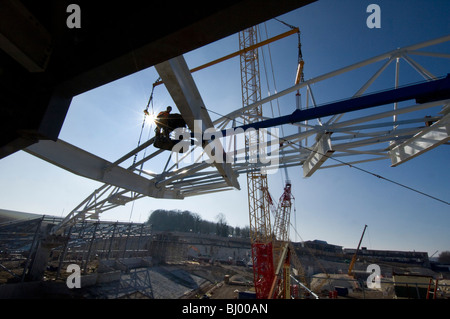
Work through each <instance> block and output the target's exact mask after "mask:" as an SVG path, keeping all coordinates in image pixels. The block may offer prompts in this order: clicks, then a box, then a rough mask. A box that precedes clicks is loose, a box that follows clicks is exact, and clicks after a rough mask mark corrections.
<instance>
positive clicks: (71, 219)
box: [27, 35, 450, 233]
mask: <svg viewBox="0 0 450 319" xmlns="http://www.w3.org/2000/svg"><path fill="white" fill-rule="evenodd" d="M449 41H450V35H448V36H445V37H441V38H438V39H434V40H430V41H426V42H423V43H419V44H416V45H411V46H408V47H404V48H399V49H396V50H393V51H390V52H387V53H385V54H381V55H378V56H376V57H373V58H370V59H366V60H364V61H361V62H358V63H355V64H352V65H350V66H347V67H344V68H341V69H338V70H336V71H333V72H329V73H326V74H323V75H321V76H318V77H315V78H312V79H309V80H306V81H303V82H301V83H299V84H297V85H294V86H292V87H290V88H287V89H285V90H283V91H281V92H278V93H276V94H273V95H271V96H268V97H266V98H263V99H261V100H259V101H256V102H252V103H251V104H249V105H246V106H244V107H237V108H236V110H235V111H233V112H230V113H228V114H226V115H223V116H220V117H219V118H217V119H216V120H214V121H212V120H211V119H210V118H209V114H208V111H207V107H206V106H205V105H203V102H202V101H201V96H200V94H199V92H198V89H197V88H196V86H195V82H194V81H193V79H192V76H191V75H190V73H189V72H188V71H189V69H188V68H187V65H186V64H185V62H184V59H183V58H182V57H178V58H175V59H173V60H170V61H168V62H165V63H163V64H161V65H159V66H157V67H156V68H157V70H158V72H159V73H160V74H161V75H164V74H166V75H167V74H172V75H175V78H176V81H173V80H172V81H171V79H173V77H171V76H166V79H163V80H164V84H165V85H166V87H167V89H168V91H169V93H170V94H171V95H172V98H173V99H174V101H178V103H176V104H177V107H178V109H179V110H180V112H181V113H182V115H183V116H184V117H185V120H186V121H187V122H188V123H191V124H190V125H189V128H190V129H191V131H192V130H193V129H194V128H195V125H196V124H195V120H196V119H197V120H198V119H202V121H203V122H202V123H203V125H207V124H208V123H210V124H211V125H212V126H211V128H212V130H213V131H214V132H219V131H221V130H226V129H227V130H233V127H236V126H239V124H243V123H248V122H249V121H251V119H252V118H254V121H255V122H257V121H259V120H261V119H263V120H264V119H270V118H269V117H267V116H264V117H263V116H262V115H260V114H258V112H255V110H257V109H258V108H260V107H261V106H262V105H264V104H266V103H268V102H270V101H272V100H275V99H278V98H280V97H282V96H285V95H287V94H290V93H295V92H297V91H299V90H306V95H303V96H307V100H306V106H305V107H304V108H303V109H311V108H316V107H318V105H317V104H316V102H315V98H314V94H313V90H312V85H313V84H317V83H322V82H324V81H326V80H329V79H332V78H334V77H336V76H339V75H342V74H345V73H348V72H352V71H355V70H358V69H360V68H363V67H366V66H368V65H372V64H375V63H377V62H380V61H384V64H383V65H382V66H381V67H380V68H379V69H378V70H377V71H376V72H375V73H374V74H373V75H372V76H371V77H370V78H369V79H368V80H367V81H366V82H365V83H364V84H363V85H362V86H361V87H360V88H359V89H358V90H357V91H356V92H355V93H354V95H353V97H360V96H362V95H363V94H364V93H365V92H366V91H367V90H368V89H369V88H370V87H371V85H372V84H373V82H374V81H375V80H376V79H377V78H379V77H380V75H381V74H382V73H383V72H384V71H385V70H386V68H387V67H388V66H389V65H390V64H392V63H395V66H396V68H395V69H396V74H395V75H394V77H393V78H394V81H395V83H396V86H397V85H398V83H399V76H400V75H399V67H398V66H399V63H400V62H401V61H405V62H406V63H407V64H408V65H410V66H411V67H412V68H413V69H414V70H415V71H417V72H418V74H420V75H421V76H422V77H423V78H424V79H425V80H426V81H429V82H431V81H434V80H435V79H436V76H435V75H433V74H432V73H431V72H430V71H429V70H427V69H426V68H425V67H424V66H422V65H420V64H419V63H417V61H415V60H414V59H413V58H412V56H427V57H430V58H439V59H442V58H444V59H448V58H450V54H449V53H439V52H429V51H422V50H421V49H426V48H428V47H431V46H433V45H437V44H442V43H446V42H449ZM325 83H326V82H325ZM180 92H181V93H180ZM310 102H312V105H310ZM408 103H410V102H408ZM293 104H294V103H293ZM294 109H295V107H293V110H294ZM424 110H426V112H427V116H425V115H423V111H424ZM449 111H450V100H448V99H441V100H436V101H428V102H426V103H412V104H411V103H410V105H408V106H405V105H402V106H400V105H399V104H398V103H393V105H390V106H389V105H387V106H384V107H383V108H372V109H369V110H366V111H365V112H358V111H357V112H352V114H351V115H350V117H349V118H347V119H344V115H345V114H346V112H344V113H340V114H333V115H331V116H329V117H326V118H318V119H315V120H309V121H302V122H299V123H292V124H290V126H292V127H296V128H298V127H300V128H301V130H300V132H298V131H297V132H296V133H294V134H290V135H284V136H280V135H279V134H278V133H277V132H273V131H270V130H269V131H268V138H267V140H266V141H265V142H266V143H267V144H268V145H269V146H268V147H267V148H265V155H266V156H267V159H268V160H266V161H264V162H262V161H259V160H257V161H254V162H252V163H251V165H249V157H248V156H247V155H246V154H247V150H248V146H245V143H243V144H242V143H241V144H239V142H238V139H239V137H242V136H244V134H240V135H237V136H236V135H233V136H229V137H223V138H219V139H216V140H215V142H214V143H216V144H214V145H215V146H216V147H217V149H216V151H217V150H219V151H222V152H223V157H222V158H224V159H226V163H223V164H217V163H214V162H213V163H211V162H210V161H208V160H210V159H211V152H208V151H207V146H208V145H211V143H212V142H213V141H212V138H211V136H210V137H209V139H207V140H202V136H200V137H199V136H197V137H194V141H195V143H194V145H192V146H191V145H189V146H188V147H187V150H186V152H184V153H178V152H168V151H162V150H161V149H156V148H154V147H153V146H152V144H153V139H150V140H149V141H147V142H145V143H143V144H142V145H141V146H139V147H138V148H135V149H134V150H132V151H130V152H129V153H128V154H126V155H124V156H123V157H122V158H120V159H119V160H117V161H116V162H114V163H110V162H107V161H105V160H102V159H99V158H98V157H96V156H95V155H93V154H90V153H87V152H85V151H84V150H81V149H77V148H76V147H74V146H71V150H70V151H71V152H72V154H73V155H80V154H82V155H83V157H82V158H81V164H79V165H76V164H74V162H73V160H71V159H70V158H61V157H57V156H56V155H55V154H54V153H52V152H50V151H49V150H48V149H49V148H51V145H52V143H55V144H53V145H59V143H60V144H61V145H64V147H65V148H66V149H67V148H68V147H66V146H67V145H66V144H67V143H65V142H63V141H58V142H50V141H47V142H40V143H38V144H35V145H34V146H32V147H29V148H28V149H27V151H28V152H30V153H31V154H33V155H36V156H39V157H40V158H43V159H44V160H47V161H49V162H52V163H55V164H56V165H59V166H60V167H63V168H65V169H68V170H70V171H72V172H74V173H77V174H80V175H83V176H86V177H88V178H92V179H95V180H98V181H103V182H104V183H105V184H104V185H103V186H102V187H100V188H99V189H97V190H95V191H94V192H93V193H92V194H91V195H90V196H88V197H87V198H86V199H85V200H84V201H83V202H82V203H81V204H80V205H78V206H77V207H76V208H75V209H74V210H73V211H72V212H71V213H70V214H69V215H68V216H67V217H66V218H65V219H64V221H63V222H62V223H61V224H60V225H59V226H58V227H56V228H55V229H54V232H55V233H58V232H62V231H63V229H65V228H66V227H68V226H70V225H72V224H73V223H77V222H79V221H80V220H83V219H85V218H87V217H90V216H94V217H95V216H98V215H99V214H101V213H103V212H105V211H107V210H109V209H113V208H114V207H117V206H121V205H125V204H126V203H128V202H131V201H134V200H137V199H139V198H142V197H144V196H150V197H158V198H171V199H183V198H186V197H189V196H198V195H203V194H210V193H215V192H221V191H226V190H231V189H236V188H239V184H238V183H237V177H238V176H239V175H240V174H247V173H252V172H257V171H260V169H261V168H265V169H266V170H267V171H268V172H270V171H271V170H277V169H280V168H287V167H294V166H303V170H304V176H305V177H308V176H311V175H312V174H313V173H314V171H316V170H317V169H324V168H332V167H338V166H342V165H354V164H359V163H366V162H372V161H378V160H388V159H390V160H391V164H392V165H393V166H396V165H399V164H401V163H403V162H405V161H407V160H409V159H411V158H413V157H415V156H418V155H420V154H422V153H424V152H426V151H428V150H430V149H432V148H434V147H436V146H438V145H441V144H443V143H446V142H448V140H449V136H450V133H449V132H450V129H449V126H450V124H449V123H450V119H449V117H450V115H449ZM400 115H402V117H401V119H400V118H399V116H400ZM201 129H203V131H202V132H204V130H205V129H207V127H201ZM200 135H201V134H200ZM219 137H220V136H219ZM271 141H276V143H277V145H271V144H270V143H271ZM311 141H312V142H311ZM217 143H218V144H217ZM45 144H47V145H46V146H45V147H42V148H41V147H40V146H39V145H41V146H42V145H45ZM69 145H70V144H69ZM258 146H259V145H258ZM275 146H279V147H276V148H275ZM143 153H144V155H142V154H143ZM135 156H136V157H140V158H141V159H140V160H138V161H137V162H135V163H134V164H133V165H131V166H129V167H128V168H123V167H121V166H120V165H121V164H123V163H124V162H125V161H126V160H129V159H131V158H132V157H135ZM78 159H79V158H77V160H78ZM230 159H231V160H230ZM333 159H336V160H337V161H333ZM89 163H91V164H92V165H91V166H89V165H88V166H89V170H87V169H85V170H82V169H81V168H80V165H81V166H82V165H84V164H86V165H87V164H89ZM161 163H165V165H164V167H163V168H162V169H161V170H160V171H159V172H154V171H153V170H154V169H155V168H156V167H159V166H160V164H161ZM325 163H326V165H325ZM144 166H145V168H144ZM146 168H150V169H152V171H150V170H149V169H146ZM81 171H82V172H81Z"/></svg>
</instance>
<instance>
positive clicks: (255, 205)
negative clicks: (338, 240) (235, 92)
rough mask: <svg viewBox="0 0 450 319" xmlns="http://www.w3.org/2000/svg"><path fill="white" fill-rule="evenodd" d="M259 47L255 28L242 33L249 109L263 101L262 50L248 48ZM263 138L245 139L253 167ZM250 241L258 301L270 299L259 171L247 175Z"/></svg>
mask: <svg viewBox="0 0 450 319" xmlns="http://www.w3.org/2000/svg"><path fill="white" fill-rule="evenodd" d="M256 43H258V35H257V27H256V26H253V27H251V28H247V29H245V30H243V31H241V32H239V49H240V50H241V52H242V53H241V54H240V69H241V88H242V106H243V107H245V106H248V105H250V104H253V103H255V102H257V101H259V100H261V86H260V76H259V59H258V50H257V49H251V50H247V49H248V48H251V47H254V45H255V44H256ZM243 117H244V123H245V124H247V123H250V122H254V121H255V118H256V119H258V118H262V106H261V105H259V106H257V107H255V108H253V109H249V110H246V111H245V112H243ZM262 138H263V137H262V136H260V134H259V132H258V131H251V132H249V133H247V134H246V136H245V146H246V157H247V161H248V163H249V165H251V163H252V159H257V158H258V154H257V152H258V147H255V146H257V145H258V143H262V142H263V141H262V140H261V139H262ZM247 188H248V205H249V219H250V220H249V222H250V240H251V245H252V264H253V282H254V285H255V291H256V297H257V298H260V299H261V298H267V297H268V294H269V290H270V287H271V284H272V281H273V274H274V271H273V255H272V231H271V224H270V210H269V203H268V198H267V196H265V192H264V190H266V189H267V188H268V186H267V175H266V174H264V173H262V172H261V171H260V169H259V168H256V167H255V169H254V170H250V171H249V172H248V173H247Z"/></svg>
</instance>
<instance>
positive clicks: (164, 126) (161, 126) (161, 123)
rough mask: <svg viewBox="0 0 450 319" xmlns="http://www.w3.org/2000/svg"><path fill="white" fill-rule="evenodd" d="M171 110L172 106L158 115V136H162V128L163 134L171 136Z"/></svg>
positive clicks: (156, 130) (156, 129) (156, 134)
mask: <svg viewBox="0 0 450 319" xmlns="http://www.w3.org/2000/svg"><path fill="white" fill-rule="evenodd" d="M171 111H172V107H171V106H168V107H167V109H166V110H165V111H161V112H159V113H158V115H157V116H156V120H155V124H156V128H155V136H156V137H159V136H161V130H162V134H163V136H164V137H167V138H169V134H170V128H169V126H168V120H169V115H170V112H171Z"/></svg>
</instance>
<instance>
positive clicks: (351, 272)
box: [348, 225, 367, 276]
mask: <svg viewBox="0 0 450 319" xmlns="http://www.w3.org/2000/svg"><path fill="white" fill-rule="evenodd" d="M366 228H367V225H364V230H363V232H362V235H361V238H360V239H359V243H358V247H357V248H356V251H355V254H354V255H353V258H352V261H351V262H350V266H349V267H348V275H349V276H352V275H353V267H354V266H355V262H356V257H357V255H358V251H359V247H360V246H361V242H362V239H363V237H364V233H365V232H366Z"/></svg>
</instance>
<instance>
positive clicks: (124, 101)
mask: <svg viewBox="0 0 450 319" xmlns="http://www.w3.org/2000/svg"><path fill="white" fill-rule="evenodd" d="M371 3H376V4H378V5H379V6H380V8H381V28H380V29H369V28H368V27H367V26H366V19H367V17H368V16H369V13H367V12H366V8H367V6H368V5H369V4H371ZM449 16H450V2H449V1H446V0H433V1H425V0H423V1H411V0H404V1H401V0H390V1H381V0H378V1H374V0H372V1H361V0H342V1H331V0H319V1H318V2H316V3H313V4H311V5H308V6H306V7H304V8H301V9H298V10H295V11H293V12H290V13H287V14H285V15H283V16H280V17H279V18H280V19H281V20H283V21H286V22H287V23H289V24H291V25H295V26H298V27H299V28H300V30H301V38H302V52H303V58H304V60H305V79H306V80H307V79H310V78H314V77H316V76H319V75H322V74H324V73H327V72H330V71H333V70H336V69H338V68H341V67H345V66H348V65H350V64H353V63H355V62H358V61H361V60H364V59H367V58H370V57H373V56H376V55H378V54H381V53H384V52H388V51H391V50H394V49H396V48H397V47H403V46H407V45H411V44H415V43H419V42H423V41H426V40H430V39H434V38H437V37H441V36H444V35H448V34H450V23H449V22H448V21H449V20H448V17H449ZM265 27H267V32H268V36H269V37H271V36H274V35H277V34H279V33H282V32H285V31H287V30H288V28H287V27H286V26H284V25H282V24H281V23H279V22H277V21H274V20H270V21H268V22H267V24H266V25H261V29H260V30H261V32H262V33H263V35H264V37H265V32H266V30H265ZM238 45H239V44H238V36H237V34H235V35H232V36H229V37H227V38H224V39H222V40H220V41H217V42H215V43H212V44H210V45H208V46H206V47H203V48H199V49H197V50H194V51H192V52H189V53H187V54H185V59H186V61H187V63H188V65H189V66H190V67H196V66H198V65H201V64H203V63H206V62H209V61H211V60H213V59H216V58H219V57H222V56H224V55H226V54H229V53H232V52H234V51H236V50H237V49H238ZM270 49H271V58H272V62H273V66H274V68H273V70H274V74H275V78H276V86H277V89H278V91H281V90H283V89H285V88H287V87H290V86H292V85H293V81H294V77H295V72H296V68H297V38H296V36H291V37H289V38H285V39H282V40H280V41H278V42H276V43H274V44H271V45H270ZM264 50H265V51H264V52H265V53H264V54H265V59H266V64H268V63H269V57H268V51H267V48H265V49H264ZM430 51H431V49H430ZM436 51H439V52H446V53H450V46H449V45H448V43H447V44H445V45H440V46H436ZM261 59H262V58H261V57H260V62H261V63H262V61H261ZM417 61H418V62H420V63H422V62H423V63H424V66H426V67H427V68H429V69H430V70H431V71H432V72H434V73H435V75H445V74H447V73H450V63H449V61H448V59H431V60H425V59H421V57H417ZM380 66H381V65H380V64H378V65H375V66H373V69H372V67H369V68H368V69H367V70H360V71H358V72H355V73H352V74H348V75H345V76H342V77H340V78H336V79H333V80H331V81H330V82H327V83H326V84H325V83H324V84H323V85H317V87H314V88H313V90H314V93H315V97H316V100H317V103H318V104H322V103H326V102H330V101H334V100H337V99H343V98H348V97H350V96H351V95H352V94H354V93H355V91H356V90H357V89H358V88H359V87H360V86H361V85H362V84H363V83H364V82H365V81H366V80H367V79H368V77H369V76H370V75H371V74H373V72H374V71H375V70H376V68H377V67H378V68H379V67H380ZM270 72H271V71H270ZM385 73H386V75H383V76H382V77H380V78H379V79H378V80H377V81H376V82H375V83H374V86H373V88H371V90H380V89H386V88H392V87H393V85H394V69H393V65H391V66H390V68H388V69H387V70H386V71H385ZM193 76H194V79H195V81H196V83H197V86H198V88H199V90H200V93H201V95H202V97H203V100H204V102H205V105H206V106H207V108H209V109H211V110H214V111H215V112H217V113H220V114H227V113H229V112H231V111H233V110H235V109H237V108H239V107H240V106H241V103H242V102H241V89H240V72H239V59H238V58H234V59H231V60H228V61H226V62H223V63H221V64H219V65H216V66H213V67H210V68H208V69H205V70H202V71H199V72H196V73H194V74H193ZM269 76H270V77H271V76H272V75H271V73H270V74H269ZM157 78H158V74H157V72H156V71H155V69H154V68H153V67H152V68H149V69H146V70H143V71H140V72H137V73H135V74H132V75H130V76H128V77H125V78H123V79H120V80H117V81H115V82H112V83H109V84H107V85H104V86H102V87H99V88H97V89H94V90H91V91H89V92H86V93H84V94H82V95H79V96H76V97H74V99H73V101H72V104H71V107H70V110H69V112H68V115H67V117H66V120H65V123H64V126H63V128H62V131H61V134H60V138H61V139H63V140H65V141H67V142H69V143H71V144H74V145H76V146H78V147H81V148H83V149H85V150H87V151H89V152H92V153H94V154H96V155H98V156H100V157H103V158H105V159H107V160H110V161H114V160H116V159H118V158H119V157H121V156H122V155H123V154H125V153H127V152H128V151H130V150H131V149H133V148H134V147H136V145H137V142H138V138H139V133H140V129H141V124H142V116H143V113H142V110H143V109H144V108H145V106H146V104H147V101H148V98H149V94H150V91H151V86H152V83H153V82H154V81H155V80H156V79H157ZM400 80H401V83H405V81H406V83H410V82H414V81H419V80H421V78H420V77H419V76H418V75H417V74H416V73H415V72H413V71H412V70H410V67H409V66H407V65H405V64H402V65H401V77H400ZM270 81H271V79H270ZM261 83H262V86H263V89H262V95H263V97H264V96H267V87H266V85H265V83H266V79H265V76H264V70H263V69H261ZM270 89H271V93H273V92H274V87H273V83H271V84H270ZM279 102H280V108H281V113H282V114H283V115H284V114H289V113H291V112H292V111H294V110H295V100H294V94H290V95H288V96H286V97H283V98H282V99H280V101H279ZM169 104H171V105H173V102H172V100H171V98H170V95H169V94H168V93H167V91H166V89H165V88H164V86H159V87H157V88H156V89H155V95H154V107H155V110H156V111H157V110H161V109H163V108H165V106H167V105H169ZM211 117H212V118H213V119H215V118H217V115H215V114H211ZM148 133H149V130H148V128H147V129H146V130H145V131H144V137H145V138H146V137H147V136H148ZM449 159H450V148H449V146H448V145H443V146H440V147H438V148H436V149H434V150H432V151H430V152H428V153H426V154H424V155H422V156H419V157H418V158H415V159H413V160H411V161H409V162H407V163H405V164H403V165H400V166H398V167H396V168H391V167H390V161H388V160H386V161H377V162H372V163H366V164H361V165H360V167H361V168H364V169H366V170H368V171H371V172H374V173H376V174H379V175H382V176H384V177H386V178H389V179H392V180H394V181H396V182H400V183H403V184H405V185H408V186H409V187H413V188H417V189H418V190H421V191H424V192H426V193H429V194H432V195H433V196H436V197H439V198H442V199H444V200H446V201H450V192H449V190H450V169H449V168H450V165H449ZM149 169H151V168H149ZM288 172H289V177H290V179H291V180H292V188H293V194H294V196H295V198H296V201H295V213H296V215H295V216H292V217H291V221H292V222H293V223H294V222H295V223H296V228H297V231H298V232H299V234H300V236H301V238H302V239H303V240H314V239H322V240H326V241H328V242H329V243H333V244H337V245H342V246H344V247H355V246H356V245H357V243H358V240H359V237H360V235H361V232H362V230H363V228H364V225H365V224H367V225H368V229H367V231H366V235H365V238H364V240H363V243H362V245H363V246H366V247H368V248H369V249H391V250H416V251H427V252H429V253H430V254H432V253H434V252H435V251H436V250H439V251H443V250H450V232H449V231H448V227H449V226H450V208H449V206H448V205H445V204H443V203H440V202H437V201H434V200H432V199H430V198H427V197H424V196H422V195H419V194H417V193H414V192H412V191H410V190H407V189H404V188H401V187H399V186H397V185H394V184H391V183H388V182H386V181H383V180H380V179H377V178H375V177H373V176H371V175H368V174H364V173H362V172H360V171H358V170H355V169H352V168H349V167H341V168H333V169H326V170H319V171H317V172H316V173H315V174H314V175H313V176H312V177H311V178H308V179H304V178H303V175H302V169H301V167H294V168H290V169H289V171H288ZM0 176H1V179H0V208H3V209H10V210H18V211H25V212H34V213H41V214H49V215H56V216H65V215H66V214H68V213H69V212H70V211H71V210H72V209H73V208H75V207H76V206H77V205H78V204H79V203H80V202H81V201H82V200H84V199H85V198H86V196H88V195H89V194H91V193H92V192H93V191H94V190H95V189H96V188H97V187H99V186H100V185H101V184H100V183H98V182H95V181H92V180H88V179H85V178H82V177H79V176H76V175H73V174H71V173H69V172H66V171H64V170H62V169H59V168H57V167H54V166H52V165H51V164H48V163H46V162H44V161H42V160H40V159H37V158H34V157H33V156H31V155H28V154H26V153H24V152H18V153H16V154H13V155H11V156H9V157H7V158H4V159H2V160H0ZM283 178H284V176H283V175H282V172H281V171H280V172H279V173H278V174H276V175H270V176H269V186H270V191H271V193H272V195H273V196H274V197H275V198H277V199H278V198H279V196H280V195H281V193H282V188H283ZM240 184H241V189H242V190H241V191H237V190H236V191H234V190H233V191H228V192H222V193H219V194H217V195H203V196H199V197H191V198H188V199H185V200H182V201H179V200H161V199H153V198H144V199H141V200H138V201H136V202H135V204H134V207H133V208H132V205H131V204H128V205H126V206H125V207H121V208H117V209H114V210H112V211H109V212H107V213H105V214H104V216H102V219H105V220H121V221H128V220H132V221H135V222H139V221H140V222H143V221H145V220H146V219H147V218H148V216H149V213H150V211H152V210H154V209H158V208H164V209H183V210H184V209H188V210H191V211H193V212H196V213H198V214H200V215H201V216H202V218H203V219H207V220H215V218H216V216H217V215H218V214H219V213H223V214H224V215H225V216H226V219H227V221H228V223H229V224H230V225H232V226H245V225H247V224H248V205H247V191H246V187H247V186H246V181H245V176H242V177H241V178H240ZM291 239H292V240H300V238H299V237H297V236H296V235H295V234H294V233H293V232H291Z"/></svg>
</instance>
